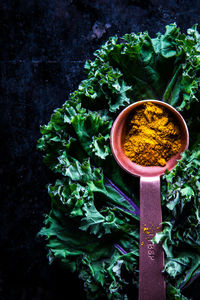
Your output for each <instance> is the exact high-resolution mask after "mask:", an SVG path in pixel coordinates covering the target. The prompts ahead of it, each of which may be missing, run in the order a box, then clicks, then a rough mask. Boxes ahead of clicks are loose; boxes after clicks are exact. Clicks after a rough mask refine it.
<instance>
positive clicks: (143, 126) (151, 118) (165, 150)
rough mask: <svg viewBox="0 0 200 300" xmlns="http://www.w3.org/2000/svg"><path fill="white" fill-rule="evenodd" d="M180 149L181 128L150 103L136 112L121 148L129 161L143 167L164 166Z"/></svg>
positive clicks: (161, 109) (163, 110) (165, 112)
mask: <svg viewBox="0 0 200 300" xmlns="http://www.w3.org/2000/svg"><path fill="white" fill-rule="evenodd" d="M180 148H181V134H180V128H179V126H178V125H177V123H176V122H175V120H174V118H173V116H172V115H171V113H170V112H168V111H167V109H165V108H163V107H162V106H160V105H157V104H154V103H153V102H146V103H144V104H143V105H141V106H140V107H138V108H136V109H135V111H134V114H133V116H132V119H131V121H130V123H129V126H128V132H127V135H126V137H125V141H124V144H123V149H124V152H125V155H126V156H128V158H129V159H130V160H131V161H133V162H135V163H137V164H139V165H142V166H165V165H166V162H167V161H168V160H169V159H170V158H171V157H172V156H174V155H175V154H177V153H178V152H179V150H180Z"/></svg>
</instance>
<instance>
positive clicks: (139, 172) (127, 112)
mask: <svg viewBox="0 0 200 300" xmlns="http://www.w3.org/2000/svg"><path fill="white" fill-rule="evenodd" d="M145 102H152V103H155V104H158V105H161V106H162V107H165V108H166V109H167V110H168V111H169V112H171V113H172V115H173V116H174V119H175V120H176V121H177V123H178V125H179V127H180V131H181V141H182V143H181V148H180V150H179V152H178V153H177V154H176V155H175V156H173V157H172V158H171V159H170V160H168V161H167V163H166V165H165V166H164V167H160V166H152V167H144V166H141V165H138V164H136V163H134V162H132V161H131V160H130V159H129V158H128V157H127V156H126V155H125V153H124V150H123V147H122V145H123V141H124V139H125V135H126V131H127V125H128V122H129V120H130V116H131V115H132V113H133V111H134V110H135V109H136V108H138V107H139V106H141V105H143V104H144V103H145ZM110 138H111V150H112V153H113V155H114V157H115V160H116V161H117V163H118V164H119V165H120V167H121V168H123V169H124V170H125V171H127V172H128V173H130V174H132V175H135V176H144V177H154V176H160V175H163V174H164V173H165V171H166V170H168V171H170V170H171V169H173V168H174V167H175V165H176V163H177V160H179V159H180V158H181V153H182V152H183V151H184V150H186V149H187V148H188V144H189V132H188V128H187V125H186V123H185V121H184V119H183V117H182V116H181V114H180V113H179V112H178V111H177V110H176V109H175V108H174V107H172V106H171V105H169V104H167V103H165V102H162V101H159V100H142V101H138V102H135V103H133V104H131V105H129V106H128V107H126V108H125V109H124V110H123V111H122V112H121V113H120V114H119V115H118V117H117V119H116V120H115V122H114V124H113V126H112V130H111V136H110Z"/></svg>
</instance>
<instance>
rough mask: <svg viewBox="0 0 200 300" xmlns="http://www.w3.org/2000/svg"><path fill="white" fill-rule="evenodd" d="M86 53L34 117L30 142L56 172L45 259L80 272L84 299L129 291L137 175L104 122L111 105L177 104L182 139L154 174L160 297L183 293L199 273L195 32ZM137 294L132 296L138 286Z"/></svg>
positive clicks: (137, 38)
mask: <svg viewBox="0 0 200 300" xmlns="http://www.w3.org/2000/svg"><path fill="white" fill-rule="evenodd" d="M94 55H95V60H94V61H90V60H89V61H87V62H86V64H85V70H86V74H87V79H85V80H83V81H82V82H81V84H80V85H79V88H78V90H77V91H75V92H73V93H72V94H70V97H69V100H67V101H66V102H65V103H64V104H63V106H62V107H61V108H59V109H56V110H55V111H54V113H53V114H52V116H51V120H50V122H49V123H48V124H47V125H44V126H42V127H41V133H42V137H41V138H40V140H39V141H38V148H39V149H40V150H42V151H43V153H44V162H45V163H46V164H47V165H48V166H49V168H50V169H51V170H52V171H54V172H55V173H59V179H58V180H57V181H56V183H55V184H49V185H48V193H49V195H50V197H51V203H52V209H51V211H50V213H49V215H47V216H46V218H45V223H44V226H43V228H42V229H41V231H40V233H39V234H40V235H41V236H44V237H45V238H46V240H47V248H48V249H49V252H48V257H49V262H50V263H51V262H52V261H53V260H55V259H59V260H60V261H61V262H62V263H63V264H64V265H65V266H66V267H67V268H70V269H71V271H73V272H76V273H77V274H78V276H79V277H80V278H81V279H82V280H83V282H84V288H85V291H86V293H87V298H88V299H115V300H116V299H132V295H133V293H135V295H137V288H138V272H139V271H138V268H139V266H138V262H139V197H138V195H139V191H138V189H139V184H138V183H139V182H138V179H137V178H132V176H130V175H129V174H127V173H125V172H124V171H123V170H122V169H121V168H120V167H119V166H118V165H117V164H116V162H115V160H114V158H113V156H112V153H111V150H110V146H109V142H110V129H111V126H112V123H113V121H114V120H115V118H116V116H117V115H118V114H119V112H120V111H121V110H122V109H123V108H125V107H126V106H127V105H129V104H131V103H133V102H135V101H138V100H143V99H160V100H163V101H165V102H168V103H169V104H171V105H173V106H174V107H175V108H176V109H178V110H179V111H181V113H182V114H183V116H184V118H185V120H186V122H187V124H188V127H189V131H190V148H189V150H187V151H186V152H185V153H183V155H182V159H181V160H180V161H179V162H178V164H177V165H176V167H175V168H174V169H173V170H172V171H171V172H168V173H166V174H165V175H164V176H163V178H162V210H163V220H164V222H163V231H162V232H160V233H158V234H156V236H155V237H154V239H153V241H154V242H155V243H157V242H159V241H162V242H163V248H164V251H165V254H166V261H165V268H164V274H165V277H166V282H167V299H187V298H186V297H185V296H183V294H184V289H185V288H186V287H188V286H189V285H190V284H191V283H192V282H193V281H194V280H196V279H197V278H198V277H199V276H200V234H199V232H200V224H199V222H200V218H199V215H200V213H199V207H200V200H199V199H200V195H199V194H200V171H199V169H200V168H199V167H200V150H199V146H200V135H199V134H198V128H199V125H200V118H199V115H198V114H199V109H200V104H199V100H198V99H199V96H200V95H199V86H200V35H199V33H198V31H197V28H196V26H194V27H193V28H191V29H189V30H188V32H187V34H182V33H181V32H180V30H179V28H178V27H177V26H176V24H171V25H168V26H166V32H165V34H160V33H158V34H157V36H156V37H155V38H150V37H149V35H148V33H147V32H144V33H138V34H134V33H132V34H126V35H125V36H123V37H122V38H118V37H117V36H115V37H111V38H110V39H109V40H108V42H107V43H105V45H103V46H102V47H101V48H100V49H99V50H97V51H96V52H95V53H94ZM136 297H137V296H136Z"/></svg>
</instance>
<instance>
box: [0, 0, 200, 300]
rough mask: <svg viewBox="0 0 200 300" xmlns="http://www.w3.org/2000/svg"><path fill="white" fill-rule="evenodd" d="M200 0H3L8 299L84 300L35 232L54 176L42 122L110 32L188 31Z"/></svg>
mask: <svg viewBox="0 0 200 300" xmlns="http://www.w3.org/2000/svg"><path fill="white" fill-rule="evenodd" d="M198 3H199V1H191V0H190V1H188V0H185V1H183V0H179V1H178V0H177V1H175V0H173V1H172V0H168V1H153V0H152V1H148V0H146V1H145V0H143V1H139V0H135V1H134V0H133V1H128V0H110V1H109V0H99V1H98V0H95V1H92V0H90V1H89V0H74V1H73V0H71V1H70V0H69V1H67V0H38V1H37V0H35V1H34V0H22V1H10V0H7V1H1V2H0V22H1V25H0V28H1V35H0V36H1V45H0V47H1V48H0V49H1V51H0V53H1V54H0V64H1V87H2V88H1V100H0V101H1V102H0V112H1V116H0V122H1V126H0V128H1V143H0V146H1V155H0V160H1V164H0V174H1V181H0V182H1V199H0V225H1V228H0V251H1V254H0V299H1V300H7V299H8V300H18V299H20V300H26V299H27V300H36V299H39V300H41V299H44V300H53V299H54V300H62V299H72V298H73V299H80V300H84V299H85V295H84V292H83V288H82V283H80V282H79V280H78V279H77V276H76V275H73V274H70V273H68V272H67V271H64V270H62V268H60V266H58V265H56V264H55V265H53V266H49V265H48V261H47V258H46V254H47V251H46V249H45V242H44V241H43V240H41V239H39V238H37V237H36V234H37V232H38V231H39V230H40V228H41V227H42V223H43V220H44V214H46V213H48V212H49V210H50V200H49V197H48V194H47V190H46V188H45V185H46V184H47V183H49V182H51V181H52V182H54V179H55V178H54V175H53V174H52V173H51V172H50V171H49V170H48V169H47V168H46V167H45V166H44V164H43V163H42V155H41V153H39V152H38V151H37V150H36V142H37V140H38V138H39V137H40V125H42V124H46V123H47V122H48V121H49V119H50V116H51V114H52V112H53V110H54V109H55V108H57V107H60V106H61V105H62V104H63V103H64V102H65V101H66V100H67V98H68V95H69V93H70V92H73V91H74V90H75V89H77V87H78V85H79V83H80V81H81V80H82V79H84V78H85V74H84V69H83V66H84V63H85V61H86V60H87V59H89V58H90V59H93V55H92V53H93V52H94V51H95V50H96V49H98V48H99V47H100V45H102V44H103V43H104V42H105V41H106V40H107V39H108V37H109V36H112V35H115V34H116V35H118V36H122V35H123V34H125V33H130V32H139V31H146V30H148V32H149V34H150V35H151V36H152V37H153V36H155V34H156V32H158V31H160V32H161V33H163V32H164V31H165V25H166V24H169V23H173V22H176V23H177V25H178V26H180V28H181V30H182V31H183V32H186V30H187V28H189V27H191V26H192V25H194V24H195V23H200V5H199V4H198ZM198 285H199V282H194V284H193V286H192V287H191V288H190V289H188V290H186V291H185V294H186V295H191V296H192V295H193V299H200V296H199V297H198V296H197V295H198ZM74 286H75V288H74ZM71 292H72V293H73V294H72V295H71V296H69V295H70V293H71ZM194 295H196V296H194Z"/></svg>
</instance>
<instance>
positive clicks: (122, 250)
mask: <svg viewBox="0 0 200 300" xmlns="http://www.w3.org/2000/svg"><path fill="white" fill-rule="evenodd" d="M114 246H115V248H116V249H117V250H119V251H120V252H121V253H122V254H127V252H126V251H125V250H124V249H123V248H122V247H121V246H120V245H119V244H114Z"/></svg>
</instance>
